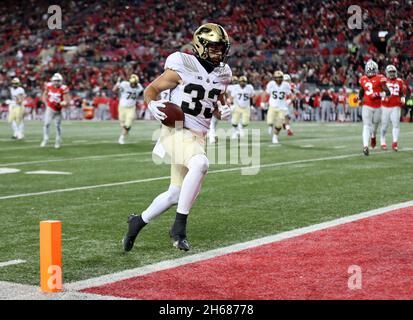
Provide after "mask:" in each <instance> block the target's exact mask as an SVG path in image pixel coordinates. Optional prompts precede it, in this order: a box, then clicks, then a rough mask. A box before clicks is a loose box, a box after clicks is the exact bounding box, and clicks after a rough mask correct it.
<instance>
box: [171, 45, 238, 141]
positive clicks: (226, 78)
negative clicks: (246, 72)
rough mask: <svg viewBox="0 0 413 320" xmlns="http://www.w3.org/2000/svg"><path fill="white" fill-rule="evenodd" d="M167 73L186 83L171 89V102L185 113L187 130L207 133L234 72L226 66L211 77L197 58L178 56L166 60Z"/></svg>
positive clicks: (187, 55)
mask: <svg viewBox="0 0 413 320" xmlns="http://www.w3.org/2000/svg"><path fill="white" fill-rule="evenodd" d="M165 69H171V70H174V71H175V72H177V73H178V75H179V77H180V78H181V79H182V81H181V83H180V84H179V85H178V86H177V87H176V88H174V89H171V96H170V100H171V102H173V103H175V104H177V105H178V106H180V107H181V108H182V110H183V111H184V113H185V127H186V128H188V129H192V130H195V131H199V132H203V133H206V132H207V131H208V129H209V123H210V120H211V117H212V113H213V111H214V108H215V107H216V103H217V101H218V97H219V96H220V95H221V94H223V93H224V92H225V90H226V88H227V86H228V84H229V83H230V82H231V78H232V72H231V68H230V67H229V66H228V65H227V64H222V65H221V66H219V67H216V68H215V69H214V70H213V71H212V72H211V73H208V72H207V71H206V70H205V68H204V67H203V66H202V65H201V63H200V62H199V61H198V59H197V58H196V57H195V56H193V55H189V54H186V53H181V52H175V53H173V54H171V55H170V56H169V57H168V58H167V59H166V62H165Z"/></svg>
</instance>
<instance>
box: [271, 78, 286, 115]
mask: <svg viewBox="0 0 413 320" xmlns="http://www.w3.org/2000/svg"><path fill="white" fill-rule="evenodd" d="M265 91H266V92H267V93H268V94H269V95H270V101H269V106H270V108H280V109H286V110H288V104H287V98H288V96H289V95H290V94H291V86H290V84H289V83H288V82H286V81H283V82H282V83H281V85H278V84H277V83H276V82H275V81H274V80H271V81H270V82H268V84H267V87H266V89H265Z"/></svg>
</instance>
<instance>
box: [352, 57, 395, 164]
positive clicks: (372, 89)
mask: <svg viewBox="0 0 413 320" xmlns="http://www.w3.org/2000/svg"><path fill="white" fill-rule="evenodd" d="M378 72H379V66H378V65H377V63H376V62H374V61H373V60H369V61H367V63H366V66H365V75H364V76H362V77H361V78H360V85H361V89H360V91H359V99H360V100H362V111H361V112H362V113H361V115H362V118H363V153H364V155H366V156H368V155H369V140H370V138H371V148H372V149H374V148H375V147H376V134H377V128H378V126H379V123H380V120H381V98H382V97H383V95H386V96H389V95H390V91H389V89H388V88H387V86H386V78H385V77H384V76H383V75H381V74H379V73H378Z"/></svg>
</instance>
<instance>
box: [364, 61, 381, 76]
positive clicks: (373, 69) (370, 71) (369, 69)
mask: <svg viewBox="0 0 413 320" xmlns="http://www.w3.org/2000/svg"><path fill="white" fill-rule="evenodd" d="M364 71H365V73H366V76H368V77H372V76H375V75H376V74H377V73H378V72H379V66H378V65H377V63H375V62H374V61H373V60H369V61H367V63H366V67H365V70H364Z"/></svg>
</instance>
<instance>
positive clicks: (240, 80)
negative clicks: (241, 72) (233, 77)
mask: <svg viewBox="0 0 413 320" xmlns="http://www.w3.org/2000/svg"><path fill="white" fill-rule="evenodd" d="M239 82H247V77H246V76H242V77H239Z"/></svg>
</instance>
